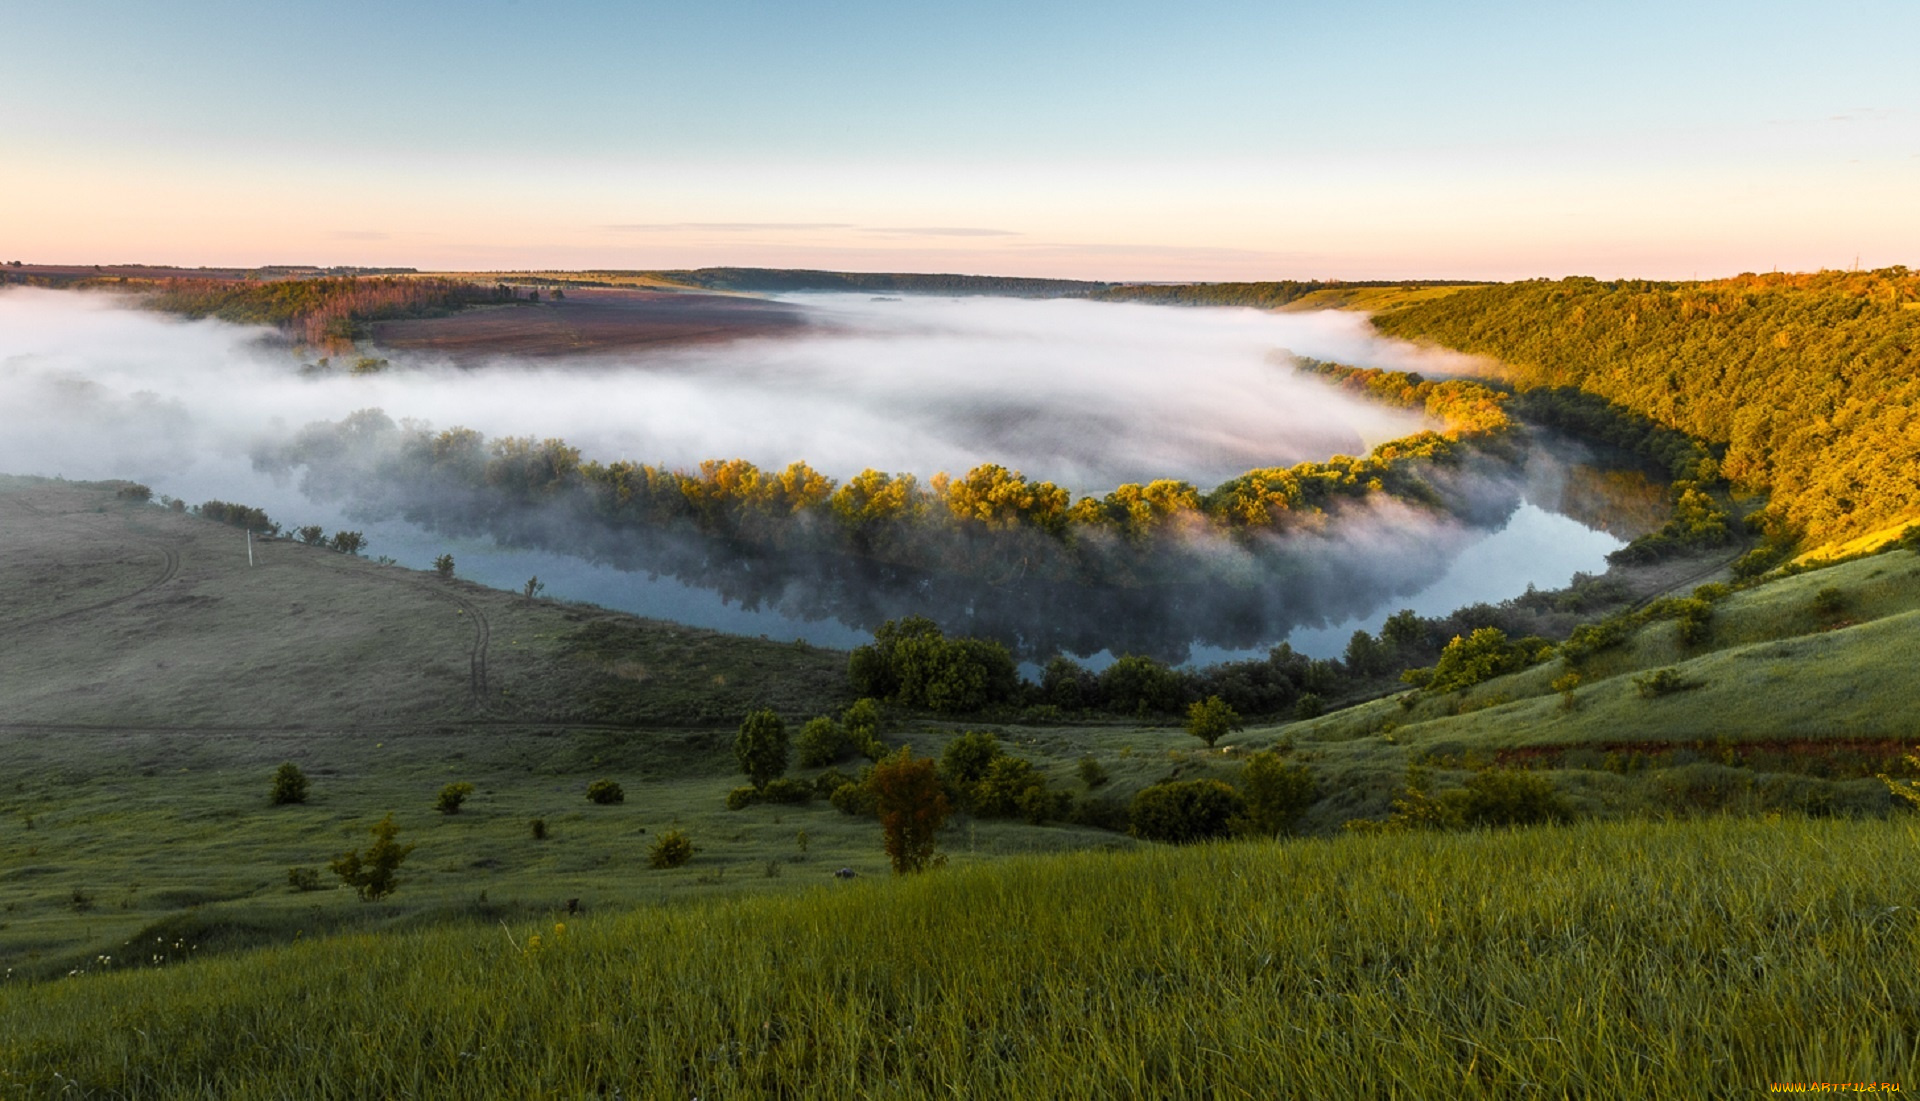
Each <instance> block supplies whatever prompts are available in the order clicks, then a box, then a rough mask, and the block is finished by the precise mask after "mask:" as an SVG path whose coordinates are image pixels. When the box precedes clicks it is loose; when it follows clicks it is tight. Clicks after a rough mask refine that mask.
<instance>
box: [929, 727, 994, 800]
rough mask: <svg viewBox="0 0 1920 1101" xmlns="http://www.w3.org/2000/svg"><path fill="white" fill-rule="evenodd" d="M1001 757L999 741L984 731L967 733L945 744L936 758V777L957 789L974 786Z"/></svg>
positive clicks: (990, 733)
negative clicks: (938, 763)
mask: <svg viewBox="0 0 1920 1101" xmlns="http://www.w3.org/2000/svg"><path fill="white" fill-rule="evenodd" d="M1000 756H1001V750H1000V739H999V738H998V737H996V736H995V735H994V734H993V733H992V732H990V731H986V730H970V731H968V732H967V733H965V734H962V735H960V736H959V737H958V738H955V739H954V740H952V741H950V742H948V743H947V748H946V749H945V750H943V751H941V754H940V774H941V775H942V776H944V777H945V778H946V780H947V782H948V783H949V784H952V785H953V786H954V787H955V788H957V789H965V788H969V787H971V786H973V785H974V784H977V783H979V782H980V781H981V779H983V778H984V777H985V776H986V775H987V769H988V768H990V767H992V765H993V762H994V761H995V760H997V759H999V757H1000Z"/></svg>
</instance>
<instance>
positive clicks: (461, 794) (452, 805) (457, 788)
mask: <svg viewBox="0 0 1920 1101" xmlns="http://www.w3.org/2000/svg"><path fill="white" fill-rule="evenodd" d="M472 794H473V785H472V784H469V783H467V782H466V781H465V780H461V781H457V782H455V783H451V784H448V785H447V786H446V787H443V788H441V789H440V797H439V798H438V799H436V800H434V804H433V809H434V810H437V811H439V812H440V813H441V814H459V813H460V804H462V803H464V802H466V801H467V796H469V795H472Z"/></svg>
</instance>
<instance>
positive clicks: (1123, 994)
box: [0, 819, 1920, 1098]
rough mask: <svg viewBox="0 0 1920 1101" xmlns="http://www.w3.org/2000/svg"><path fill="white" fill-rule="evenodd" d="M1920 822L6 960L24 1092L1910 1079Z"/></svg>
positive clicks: (1653, 827)
mask: <svg viewBox="0 0 1920 1101" xmlns="http://www.w3.org/2000/svg"><path fill="white" fill-rule="evenodd" d="M1916 856H1920V826H1916V825H1914V824H1913V821H1912V820H1911V819H1901V820H1897V821H1895V822H1893V823H1887V822H1839V821H1813V820H1800V819H1788V820H1782V821H1773V822H1767V821H1736V820H1710V821H1702V822H1694V823H1685V824H1649V823H1613V824H1596V823H1589V824H1584V825H1580V826H1575V827H1570V828H1564V829H1550V830H1537V831H1528V832H1510V833H1481V834H1467V835H1411V836H1395V837H1386V838H1378V837H1344V838H1341V839H1338V840H1335V841H1330V842H1318V841H1314V842H1291V843H1275V844H1258V845H1234V846H1218V847H1206V848H1198V849H1186V850H1172V849H1155V850H1149V851H1139V852H1133V853H1122V854H1112V853H1083V854H1076V855H1070V856H1063V857H1048V858H1039V857H1035V858H1026V859H1019V860H1011V861H1007V862H1003V863H1000V864H997V865H995V866H992V867H983V868H969V869H964V870H954V871H949V872H943V873H935V874H931V875H927V876H924V877H919V878H915V879H910V880H903V881H866V882H856V883H853V884H845V885H836V886H835V887H834V888H833V889H831V890H821V891H816V892H811V893H807V894H802V895H794V896H783V897H771V898H760V899H751V900H741V901H735V902H729V903H712V904H702V905H697V906H690V907H685V908H677V909H665V908H660V909H648V910H643V911H638V912H634V913H629V914H625V915H619V916H609V917H600V918H591V919H589V918H581V919H564V920H566V922H567V924H566V927H565V928H564V929H559V928H556V927H555V926H553V925H550V924H547V923H545V922H543V923H541V924H540V925H539V926H521V927H515V928H504V927H498V926H496V927H491V928H488V927H468V928H456V929H439V930H434V931H425V932H420V933H413V934H389V935H383V936H377V937H342V938H337V939H331V940H323V941H319V942H314V943H307V944H301V945H296V946H292V947H286V948H277V949H271V950H262V951H258V952H255V953H251V954H247V955H242V956H232V957H226V958H219V959H210V960H202V961H198V962H195V963H193V964H190V965H186V966H181V967H177V968H173V969H161V970H155V971H144V972H140V973H128V974H104V975H98V974H97V975H89V976H84V977H81V978H78V979H71V980H62V981H56V982H52V983H42V984H35V985H17V986H13V987H11V988H0V1068H4V1069H0V1092H5V1093H8V1094H23V1095H51V1094H54V1093H58V1092H60V1091H62V1090H63V1089H68V1088H71V1089H74V1090H77V1091H79V1092H80V1095H83V1096H84V1095H86V1093H89V1092H91V1093H98V1094H114V1095H139V1096H178V1095H186V1094H195V1095H220V1096H242V1097H255V1096H257V1097H370V1096H401V1095H405V1096H448V1097H455V1096H457V1097H478V1096H511V1097H535V1096H566V1097H576V1096H586V1095H599V1096H616V1095H618V1096H629V1097H631V1096H644V1097H701V1098H715V1097H739V1096H772V1097H816V1096H817V1097H930V1096H949V1097H951V1096H961V1097H1016V1098H1018V1097H1036V1098H1054V1097H1141V1096H1155V1097H1221V1098H1227V1097H1287V1096H1315V1097H1449V1098H1450V1097H1511V1096H1521V1095H1527V1096H1541V1097H1601V1096H1690V1097H1693V1096H1723V1095H1740V1094H1748V1093H1753V1092H1761V1091H1764V1090H1765V1087H1766V1084H1767V1083H1768V1082H1770V1081H1781V1080H1787V1081H1792V1080H1805V1079H1816V1080H1824V1081H1847V1080H1875V1081H1901V1080H1902V1079H1903V1077H1904V1078H1905V1079H1906V1080H1908V1081H1912V1080H1913V1079H1914V1075H1913V1074H1912V1073H1911V1072H1912V1071H1914V1070H1915V1069H1916V1067H1920V968H1917V967H1916V961H1917V960H1920V919H1917V918H1916V906H1920V861H1917V860H1916V859H1915V857H1916ZM536 935H537V936H538V938H539V940H538V943H537V944H536V943H535V942H534V937H535V936H536ZM616 1091H617V1092H616Z"/></svg>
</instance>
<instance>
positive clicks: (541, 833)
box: [527, 818, 547, 841]
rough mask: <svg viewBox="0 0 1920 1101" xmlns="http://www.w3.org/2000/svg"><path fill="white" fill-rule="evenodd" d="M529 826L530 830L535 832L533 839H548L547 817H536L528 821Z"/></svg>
mask: <svg viewBox="0 0 1920 1101" xmlns="http://www.w3.org/2000/svg"><path fill="white" fill-rule="evenodd" d="M527 828H528V831H529V832H530V833H532V834H533V839H534V840H535V841H545V840H546V839H547V820H546V819H544V818H536V819H534V820H533V821H532V822H529V823H527Z"/></svg>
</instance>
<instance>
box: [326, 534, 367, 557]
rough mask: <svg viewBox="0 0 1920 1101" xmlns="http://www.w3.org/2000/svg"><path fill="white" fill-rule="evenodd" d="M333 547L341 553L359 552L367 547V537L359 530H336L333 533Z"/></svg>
mask: <svg viewBox="0 0 1920 1101" xmlns="http://www.w3.org/2000/svg"><path fill="white" fill-rule="evenodd" d="M333 549H334V550H337V551H339V552H340V553H341V554H356V555H357V554H359V553H360V552H361V551H363V550H366V549H367V537H366V536H365V535H364V534H362V533H360V532H357V531H336V532H334V533H333Z"/></svg>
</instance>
